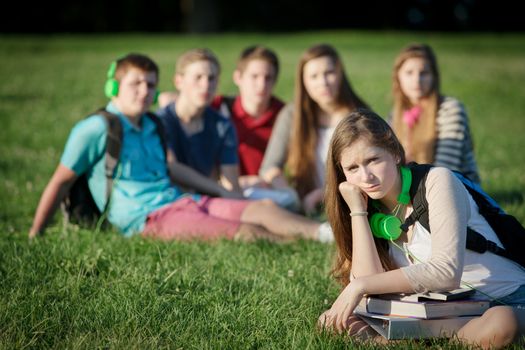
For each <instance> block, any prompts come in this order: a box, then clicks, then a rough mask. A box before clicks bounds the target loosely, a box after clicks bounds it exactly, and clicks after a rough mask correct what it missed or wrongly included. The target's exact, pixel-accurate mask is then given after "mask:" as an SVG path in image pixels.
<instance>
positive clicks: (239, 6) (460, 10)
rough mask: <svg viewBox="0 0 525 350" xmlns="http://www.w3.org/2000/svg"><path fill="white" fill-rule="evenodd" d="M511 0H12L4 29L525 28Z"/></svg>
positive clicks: (1, 25) (5, 13) (0, 23)
mask: <svg viewBox="0 0 525 350" xmlns="http://www.w3.org/2000/svg"><path fill="white" fill-rule="evenodd" d="M519 4H520V2H519V1H511V0H502V1H480V0H399V1H379V0H361V1H355V0H346V1H341V0H323V1H309V0H256V1H250V0H149V1H147V2H146V1H139V0H112V1H105V0H91V1H85V2H82V1H80V2H79V1H67V2H66V1H62V2H61V1H58V2H57V1H54V2H44V1H40V2H35V3H33V4H31V3H28V2H25V1H18V2H16V1H15V2H11V4H10V5H9V6H10V7H11V8H12V9H11V10H10V11H6V10H5V9H6V5H4V11H2V17H3V18H2V20H1V21H0V32H3V33H58V32H71V33H92V32H98V33H101V32H129V31H140V32H171V33H173V32H179V33H183V32H192V33H204V32H224V31H265V32H276V31H297V30H319V29H342V28H359V29H383V30H384V29H396V30H399V29H401V30H431V31H495V32H501V31H523V30H524V29H525V21H523V16H522V15H521V11H518V10H517V9H518V7H519Z"/></svg>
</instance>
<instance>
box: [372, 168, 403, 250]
mask: <svg viewBox="0 0 525 350" xmlns="http://www.w3.org/2000/svg"><path fill="white" fill-rule="evenodd" d="M400 170H401V193H400V194H399V196H398V197H397V201H398V203H400V204H404V205H407V204H409V203H410V185H411V184H412V172H411V171H410V169H408V168H406V167H404V166H401V167H400ZM369 222H370V229H371V230H372V234H373V235H374V236H375V237H377V238H383V239H388V240H392V241H394V240H396V239H398V238H399V236H400V235H401V232H402V230H401V224H402V222H401V219H399V218H398V217H397V216H395V215H391V214H383V213H374V214H372V216H371V217H370V220H369Z"/></svg>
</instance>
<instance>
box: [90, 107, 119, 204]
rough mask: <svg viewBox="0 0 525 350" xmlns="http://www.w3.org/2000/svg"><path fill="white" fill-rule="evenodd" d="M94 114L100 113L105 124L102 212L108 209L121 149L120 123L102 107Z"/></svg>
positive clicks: (117, 118) (116, 117)
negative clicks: (104, 197) (104, 199)
mask: <svg viewBox="0 0 525 350" xmlns="http://www.w3.org/2000/svg"><path fill="white" fill-rule="evenodd" d="M95 114H99V115H102V116H103V117H104V119H105V121H106V125H107V137H106V152H105V154H106V162H105V171H104V172H105V174H106V205H105V207H104V210H103V211H102V212H103V213H104V212H106V210H107V209H108V205H109V199H110V197H111V191H112V189H113V177H114V175H115V169H116V168H117V165H118V162H119V158H120V151H121V149H122V138H123V136H122V123H121V122H120V119H119V117H118V116H117V115H116V114H113V113H110V112H108V111H107V110H106V109H104V108H101V109H99V110H98V111H97V112H96V113H95Z"/></svg>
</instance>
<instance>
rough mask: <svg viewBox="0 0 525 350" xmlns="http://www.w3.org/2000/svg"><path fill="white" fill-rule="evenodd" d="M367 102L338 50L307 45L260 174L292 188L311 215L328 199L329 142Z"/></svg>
mask: <svg viewBox="0 0 525 350" xmlns="http://www.w3.org/2000/svg"><path fill="white" fill-rule="evenodd" d="M360 107H366V104H365V103H364V102H363V101H362V100H361V99H360V98H359V96H357V94H356V93H355V92H354V91H353V89H352V87H351V85H350V82H349V80H348V78H347V77H346V74H345V71H344V67H343V63H342V62H341V59H340V58H339V55H338V53H337V52H336V50H335V49H334V48H333V47H332V46H330V45H326V44H320V45H315V46H312V47H310V48H309V49H308V50H306V51H305V52H304V53H303V55H302V56H301V59H300V60H299V64H298V67H297V74H296V78H295V99H294V103H293V105H292V104H289V105H287V106H286V107H284V108H283V109H282V110H281V112H280V113H279V116H278V117H277V121H276V124H275V126H274V128H273V131H272V136H271V137H270V141H269V143H268V147H267V148H266V152H265V154H264V159H263V162H262V165H261V169H260V171H259V175H260V176H261V177H262V178H263V179H264V180H265V181H266V182H267V183H268V184H271V185H272V186H273V187H276V188H282V187H287V186H289V184H288V182H287V180H286V179H285V176H284V173H285V168H286V170H287V172H288V175H289V179H290V180H291V185H292V187H293V188H294V189H295V190H296V191H297V193H298V194H299V197H300V198H301V202H302V209H303V210H304V211H305V212H306V213H307V214H311V213H314V212H315V211H316V208H317V206H318V205H319V204H320V203H321V201H322V199H323V190H322V187H323V186H324V173H325V163H326V155H327V151H328V144H329V142H330V138H331V136H332V133H333V131H334V129H335V126H336V125H337V123H338V122H339V121H340V120H341V119H342V118H343V117H344V116H346V115H347V114H348V113H349V112H351V111H353V110H355V109H356V108H360Z"/></svg>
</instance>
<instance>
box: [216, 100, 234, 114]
mask: <svg viewBox="0 0 525 350" xmlns="http://www.w3.org/2000/svg"><path fill="white" fill-rule="evenodd" d="M234 103H235V97H233V96H222V98H221V104H220V105H219V109H218V112H219V113H220V114H221V115H223V116H225V117H227V118H230V119H231V118H232V116H233V104H234Z"/></svg>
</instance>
